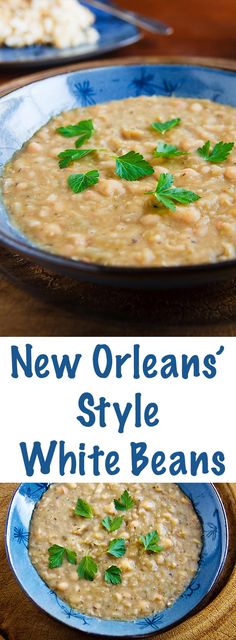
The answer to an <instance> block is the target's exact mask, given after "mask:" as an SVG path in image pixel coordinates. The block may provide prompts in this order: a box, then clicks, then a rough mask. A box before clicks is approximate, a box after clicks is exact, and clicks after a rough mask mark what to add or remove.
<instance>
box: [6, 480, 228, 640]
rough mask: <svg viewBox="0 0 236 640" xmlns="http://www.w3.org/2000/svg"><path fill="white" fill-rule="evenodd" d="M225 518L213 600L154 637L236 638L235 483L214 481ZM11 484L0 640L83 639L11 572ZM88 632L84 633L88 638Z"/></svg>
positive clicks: (191, 639) (161, 639)
mask: <svg viewBox="0 0 236 640" xmlns="http://www.w3.org/2000/svg"><path fill="white" fill-rule="evenodd" d="M216 487H217V489H218V491H219V492H220V495H221V498H222V499H223V502H224V505H225V508H226V512H227V516H228V522H229V534H230V544H229V553H228V558H227V562H226V565H225V570H224V572H223V574H222V576H221V578H220V581H219V584H218V585H217V590H216V592H215V593H214V594H213V600H212V601H211V602H210V603H209V604H208V606H206V607H205V608H204V609H203V610H202V611H200V612H199V613H198V614H196V615H195V616H194V617H192V618H191V619H189V620H187V621H186V622H184V623H183V624H180V625H178V626H177V627H175V628H174V629H172V630H171V631H168V632H166V633H160V634H157V635H155V636H154V637H155V638H156V640H226V639H227V638H228V640H235V638H236V567H235V560H236V545H235V532H236V484H231V485H230V484H219V485H216ZM14 488H15V485H9V484H5V485H0V500H1V511H0V567H1V569H0V640H85V639H86V636H85V634H83V633H82V632H79V631H76V630H73V629H70V628H69V627H67V626H65V625H63V624H61V623H59V622H57V621H56V620H53V619H52V618H50V617H49V616H48V615H47V614H45V613H43V612H42V611H41V610H40V609H38V607H37V606H36V605H35V604H34V603H33V602H31V601H30V600H29V599H28V597H27V596H26V595H25V593H24V592H23V591H22V590H21V588H20V586H19V585H18V583H17V581H16V579H15V577H14V575H13V574H12V572H11V570H10V568H9V565H8V562H7V559H6V555H5V549H4V527H5V519H6V514H7V509H8V505H9V501H10V499H11V495H12V492H13V490H14ZM89 637H90V638H91V636H89V635H88V638H89Z"/></svg>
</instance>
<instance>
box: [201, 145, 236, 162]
mask: <svg viewBox="0 0 236 640" xmlns="http://www.w3.org/2000/svg"><path fill="white" fill-rule="evenodd" d="M233 148H234V142H222V141H221V142H217V143H216V144H215V146H214V147H213V149H211V143H210V140H207V142H205V144H204V145H203V147H199V148H198V149H197V152H198V154H199V156H201V158H204V160H207V162H214V163H216V164H217V163H218V162H224V160H227V158H228V156H229V154H230V153H231V151H232V149H233Z"/></svg>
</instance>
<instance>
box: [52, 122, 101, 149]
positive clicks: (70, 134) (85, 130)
mask: <svg viewBox="0 0 236 640" xmlns="http://www.w3.org/2000/svg"><path fill="white" fill-rule="evenodd" d="M56 132H57V133H60V135H61V136H64V137H65V138H74V137H75V136H79V138H78V140H76V143H75V146H76V147H77V148H78V147H81V146H82V144H84V142H86V141H87V140H89V138H91V136H92V134H93V132H94V126H93V121H92V120H81V121H80V122H77V124H69V125H68V126H67V127H59V128H58V129H56Z"/></svg>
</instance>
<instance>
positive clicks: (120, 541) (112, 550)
mask: <svg viewBox="0 0 236 640" xmlns="http://www.w3.org/2000/svg"><path fill="white" fill-rule="evenodd" d="M125 552H126V547H125V540H124V538H115V539H114V540H111V542H110V543H109V545H108V549H107V553H109V554H110V556H115V558H121V556H124V555H125Z"/></svg>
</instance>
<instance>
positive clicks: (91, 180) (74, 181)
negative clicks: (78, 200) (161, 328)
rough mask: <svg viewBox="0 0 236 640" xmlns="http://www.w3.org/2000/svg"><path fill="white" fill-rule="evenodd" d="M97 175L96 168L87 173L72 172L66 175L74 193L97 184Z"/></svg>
mask: <svg viewBox="0 0 236 640" xmlns="http://www.w3.org/2000/svg"><path fill="white" fill-rule="evenodd" d="M99 175H100V174H99V171H97V169H94V170H93V171H87V173H72V175H71V176H68V178H67V182H68V185H69V187H70V189H71V190H72V191H73V192H74V193H81V191H86V189H89V188H90V187H93V185H94V184H97V183H98V182H99Z"/></svg>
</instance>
